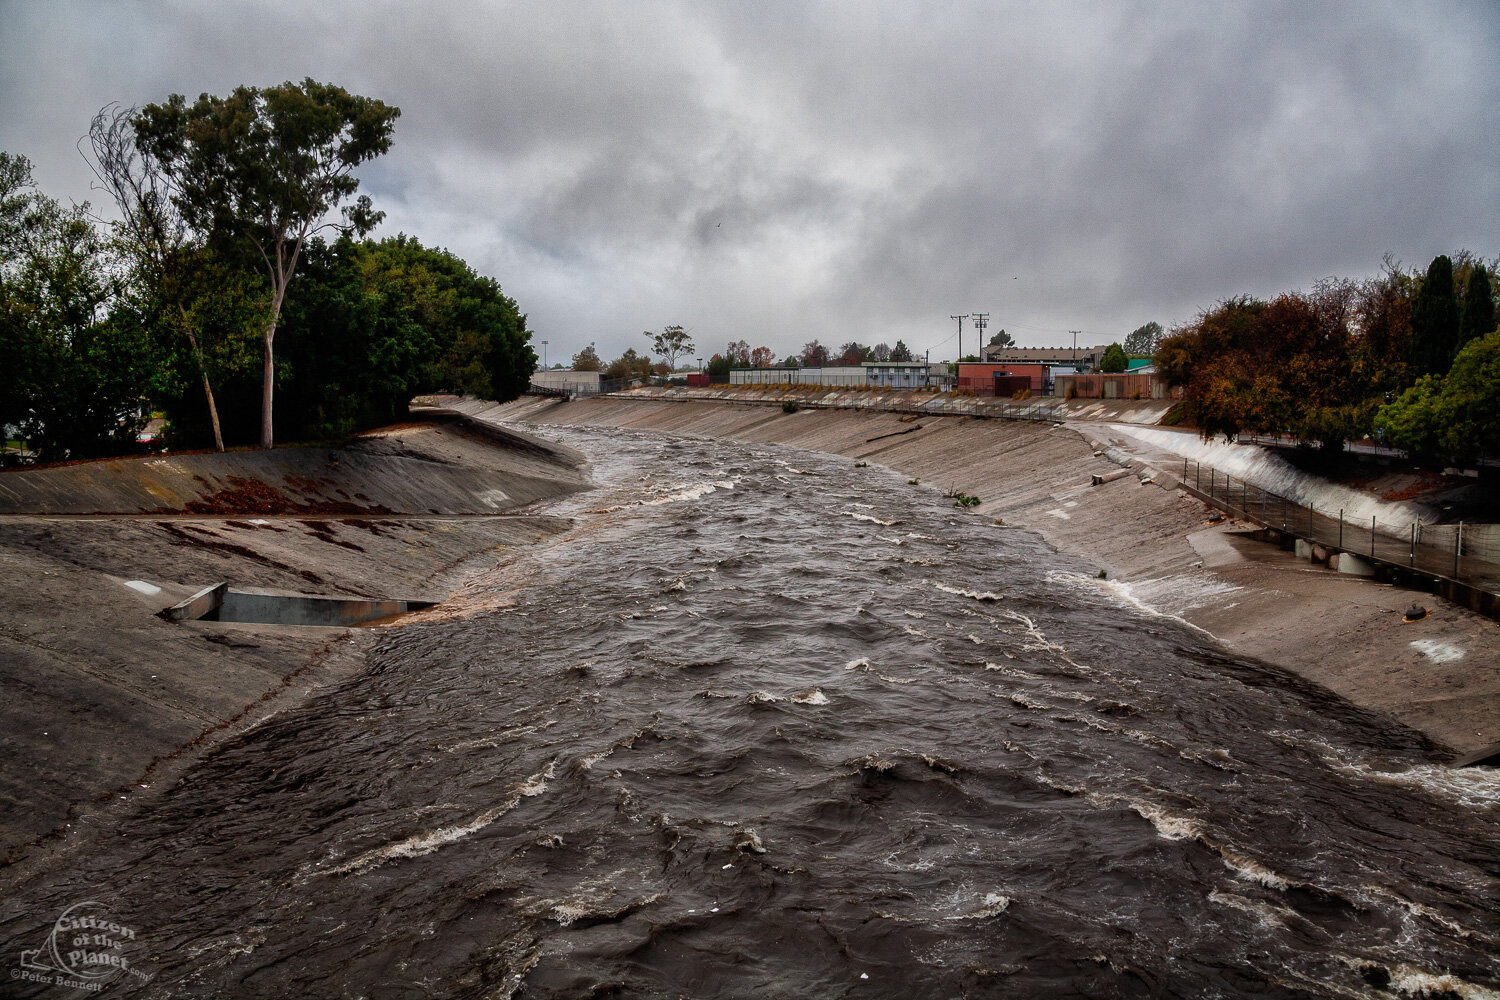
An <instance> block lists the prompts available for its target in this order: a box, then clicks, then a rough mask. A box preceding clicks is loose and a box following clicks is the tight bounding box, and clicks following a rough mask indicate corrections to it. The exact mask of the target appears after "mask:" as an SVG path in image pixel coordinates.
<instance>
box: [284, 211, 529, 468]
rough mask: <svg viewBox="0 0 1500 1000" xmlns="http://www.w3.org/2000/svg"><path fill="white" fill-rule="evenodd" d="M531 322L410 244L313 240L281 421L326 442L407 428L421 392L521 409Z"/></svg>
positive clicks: (452, 262)
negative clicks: (383, 427)
mask: <svg viewBox="0 0 1500 1000" xmlns="http://www.w3.org/2000/svg"><path fill="white" fill-rule="evenodd" d="M525 324H526V317H525V316H524V315H522V314H521V312H520V311H519V309H517V307H516V304H515V302H514V301H513V300H511V299H510V298H509V297H507V296H506V295H504V294H503V292H502V291H501V290H500V286H499V284H498V283H497V282H495V281H494V279H492V278H488V277H485V276H482V275H479V274H476V273H475V272H474V270H473V269H472V268H470V267H469V265H468V264H466V263H465V262H464V261H463V260H461V259H460V258H458V257H456V256H454V255H453V254H451V253H448V252H447V251H445V250H440V249H436V248H431V247H424V246H422V244H421V243H420V242H418V241H417V240H416V239H414V238H412V237H410V236H406V235H404V234H402V235H399V236H395V237H391V238H389V239H385V240H381V241H379V242H375V241H372V240H365V241H355V240H352V239H349V238H347V237H345V238H343V239H340V240H337V241H335V242H334V243H332V244H328V243H325V242H324V241H322V240H320V239H314V240H313V241H311V242H310V243H309V244H308V246H307V249H306V251H305V254H304V261H303V271H302V273H301V276H300V277H299V278H298V280H297V285H296V287H295V288H294V290H293V292H292V294H291V295H290V296H289V297H288V299H287V306H286V312H285V315H284V317H283V323H282V332H281V334H280V339H281V340H282V344H283V346H282V349H281V351H280V352H279V356H280V359H281V371H280V372H279V373H278V379H279V381H280V382H281V384H282V390H281V404H280V406H279V408H278V411H279V413H280V414H281V417H280V418H278V421H279V423H280V424H281V425H282V426H283V428H284V429H287V430H290V431H293V432H295V433H297V434H301V435H304V436H309V437H313V438H326V437H334V436H339V435H343V434H348V433H350V432H352V431H355V430H360V429H363V428H365V427H371V426H376V425H379V424H382V423H388V422H390V421H392V420H396V419H400V418H402V417H403V416H404V415H405V413H406V412H407V407H408V404H409V402H410V400H411V397H412V396H414V395H417V394H420V393H425V392H434V391H438V390H442V391H447V392H457V393H462V394H466V395H471V396H477V397H480V398H484V399H494V400H499V401H505V400H508V399H514V398H515V397H516V396H517V395H519V394H520V393H521V392H523V391H525V389H526V387H527V385H528V384H529V382H530V379H531V373H532V371H533V370H534V369H535V366H536V355H535V354H534V353H533V352H532V350H531V348H530V345H529V343H528V341H529V338H530V334H529V332H528V331H527V330H526V325H525Z"/></svg>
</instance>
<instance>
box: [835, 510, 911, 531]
mask: <svg viewBox="0 0 1500 1000" xmlns="http://www.w3.org/2000/svg"><path fill="white" fill-rule="evenodd" d="M844 516H845V517H852V518H854V519H855V520H856V521H869V522H870V523H871V524H879V525H884V526H885V527H890V526H891V525H893V524H897V523H898V522H896V521H882V520H881V519H880V518H878V517H872V516H871V515H869V514H856V513H854V512H853V511H851V510H846V511H844Z"/></svg>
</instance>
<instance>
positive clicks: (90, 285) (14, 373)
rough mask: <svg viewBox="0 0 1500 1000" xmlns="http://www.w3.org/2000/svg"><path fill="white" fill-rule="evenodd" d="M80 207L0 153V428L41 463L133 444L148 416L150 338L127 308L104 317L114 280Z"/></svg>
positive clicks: (151, 364)
mask: <svg viewBox="0 0 1500 1000" xmlns="http://www.w3.org/2000/svg"><path fill="white" fill-rule="evenodd" d="M86 212H87V206H86V205H85V206H80V207H77V208H72V209H64V208H63V207H62V206H60V205H59V204H58V203H57V202H55V201H53V200H52V199H51V198H48V197H46V196H45V195H43V194H41V193H40V192H38V191H36V190H35V187H34V185H33V184H32V181H31V169H30V164H29V163H28V161H27V160H26V159H25V158H24V157H17V156H9V155H7V154H0V249H3V250H4V253H3V255H0V355H3V356H4V358H5V359H6V377H5V378H4V379H3V380H0V426H12V427H15V428H16V429H17V431H18V432H19V433H20V435H21V436H22V437H23V438H24V439H25V440H26V441H27V442H28V444H30V445H31V447H32V449H33V450H34V451H35V452H36V453H37V456H38V457H39V458H40V459H42V460H43V461H51V460H56V459H64V458H89V457H94V456H97V455H107V454H119V453H122V452H127V451H131V450H133V449H134V448H135V447H136V444H135V438H136V434H137V433H138V432H139V430H140V428H141V427H142V426H144V424H145V422H146V413H145V410H144V407H143V404H144V402H145V399H146V395H147V393H148V392H149V391H150V387H151V377H152V373H153V371H154V369H155V363H154V359H153V358H152V356H151V345H150V340H149V338H148V337H147V336H146V335H145V333H144V331H142V329H141V328H140V326H139V324H137V323H135V322H133V317H131V316H130V314H129V313H127V312H124V311H121V312H120V313H119V314H118V315H109V314H108V312H107V307H108V306H109V305H110V303H111V302H113V301H114V300H115V299H116V298H117V297H118V295H119V292H120V288H119V283H118V281H117V279H116V278H115V276H114V274H113V271H114V262H113V261H112V260H111V258H110V256H109V253H108V248H107V247H106V245H105V242H104V241H103V240H102V239H101V237H100V234H99V232H98V230H97V229H95V227H94V226H93V225H92V224H91V223H90V221H89V219H88V217H87V214H86Z"/></svg>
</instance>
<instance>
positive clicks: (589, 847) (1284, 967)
mask: <svg viewBox="0 0 1500 1000" xmlns="http://www.w3.org/2000/svg"><path fill="white" fill-rule="evenodd" d="M548 433H551V434H554V435H556V436H559V437H560V438H562V439H563V440H564V441H565V442H566V443H568V444H570V445H573V446H575V447H579V448H581V449H583V450H584V451H586V452H587V453H588V454H590V455H591V456H592V457H593V459H594V461H595V469H594V473H595V476H596V478H597V479H598V480H599V481H600V483H601V488H600V489H599V490H597V491H594V492H591V493H587V494H581V495H578V496H576V497H573V498H570V499H568V500H566V501H563V502H561V503H555V504H552V505H550V506H549V507H548V508H546V509H547V510H551V511H553V512H557V513H562V514H567V515H570V516H574V517H576V519H577V520H576V523H575V528H574V529H573V530H572V531H571V532H568V533H566V534H564V535H562V536H560V538H559V539H558V540H556V541H555V542H553V543H550V544H548V545H546V546H545V547H539V548H536V549H532V550H526V551H518V552H516V553H514V554H512V555H510V556H508V557H507V558H506V559H505V561H504V562H503V563H502V564H501V565H500V566H499V567H497V568H496V569H495V570H494V571H493V572H492V573H491V574H489V575H488V576H486V577H484V578H482V579H481V580H479V581H478V582H477V584H476V585H475V586H473V587H471V588H469V589H468V590H466V591H465V592H464V593H463V594H462V595H460V596H459V597H458V598H456V599H455V600H454V601H452V602H450V603H449V604H448V605H446V606H444V607H443V608H441V609H438V611H437V613H435V614H431V617H430V618H429V620H425V621H419V622H414V623H410V624H406V625H403V626H400V627H395V628H390V629H387V630H384V631H383V632H382V633H381V635H380V637H379V639H378V640H376V641H375V644H374V649H373V651H372V653H371V656H370V669H369V671H368V672H367V673H366V674H365V675H363V676H361V677H359V678H357V679H355V680H352V681H350V682H347V683H344V684H342V685H340V686H338V687H337V688H334V689H330V690H328V691H326V692H324V693H322V694H321V695H319V696H317V697H314V698H312V699H311V700H309V701H308V702H306V703H304V704H302V705H301V706H299V707H296V708H292V709H289V710H287V711H284V712H282V713H280V714H279V715H277V716H275V717H273V718H272V719H271V720H269V721H267V722H265V723H264V724H262V725H260V726H258V727H257V728H255V729H253V730H251V731H249V732H248V733H246V734H244V735H242V736H240V737H237V738H235V739H234V740H232V741H231V742H229V743H227V744H226V745H224V746H222V747H220V748H218V749H216V750H214V751H212V752H211V753H209V754H207V755H206V757H205V759H203V760H202V761H200V762H199V763H197V764H196V765H194V766H192V767H191V768H189V769H188V770H187V772H186V774H185V776H184V777H183V778H182V780H181V782H180V784H178V785H176V786H175V787H173V788H171V789H169V790H166V791H164V792H162V793H160V794H159V795H157V796H156V797H155V798H153V799H151V800H150V801H149V802H143V803H142V805H141V806H140V807H138V808H136V809H134V810H133V812H132V813H131V814H129V815H126V816H123V817H122V818H120V819H119V820H118V822H117V825H109V826H107V827H101V828H98V829H94V830H86V831H81V832H78V833H76V834H75V835H74V836H73V838H72V841H71V842H70V843H69V844H68V845H67V846H66V848H65V851H64V853H63V855H62V857H61V859H60V860H59V861H58V862H57V863H53V864H51V865H48V866H42V869H41V873H40V874H35V875H33V876H32V877H30V878H29V880H28V881H25V882H23V883H22V884H21V885H20V886H19V887H18V888H17V889H16V890H15V891H14V892H12V893H11V894H9V895H8V896H7V898H5V899H4V900H3V902H0V918H3V924H0V943H3V948H4V951H3V953H0V954H3V960H4V961H5V962H6V963H8V965H9V966H12V967H13V966H15V965H16V964H17V958H18V956H19V955H20V953H21V951H22V950H23V949H30V948H36V947H37V946H38V945H39V944H42V943H43V942H45V941H46V940H47V937H48V931H49V928H50V927H51V926H52V923H53V921H54V920H55V919H56V917H57V915H58V914H59V913H60V912H62V911H63V910H64V909H65V908H66V907H68V906H70V905H73V904H76V903H78V902H80V901H85V900H87V901H93V902H98V903H99V904H100V908H101V912H103V910H105V909H107V911H108V913H109V915H110V917H111V919H112V920H114V921H116V922H118V923H120V924H123V925H127V926H129V927H130V928H132V929H133V930H134V931H135V934H136V936H135V938H134V939H133V940H130V941H128V942H126V943H125V945H124V950H125V951H127V952H128V955H129V960H130V962H131V963H132V964H133V965H134V966H136V967H137V968H138V969H139V970H140V971H141V975H138V976H130V975H127V976H125V977H122V978H119V979H117V980H115V981H114V982H113V984H112V986H111V989H112V990H115V991H118V992H120V993H134V994H138V995H142V996H200V995H203V996H208V995H213V996H261V997H289V996H350V997H355V996H361V997H372V998H379V997H418V996H422V997H450V996H452V997H481V996H482V997H507V996H512V995H514V996H525V997H585V996H598V995H606V994H607V995H621V996H663V997H677V996H689V997H710V996H735V997H738V996H764V997H782V996H808V997H833V996H870V997H929V996H930V997H953V996H960V995H966V996H1017V997H1030V996H1079V995H1086V996H1183V997H1198V996H1302V995H1313V996H1333V997H1345V996H1368V995H1374V996H1385V995H1395V996H1407V995H1421V994H1423V993H1424V992H1426V993H1428V994H1437V993H1439V992H1440V991H1444V990H1446V991H1448V992H1449V993H1451V994H1452V995H1456V996H1466V997H1483V996H1494V995H1496V991H1497V990H1500V969H1497V961H1496V958H1495V956H1496V953H1497V951H1500V899H1497V893H1496V887H1497V878H1496V875H1497V871H1500V860H1497V859H1500V822H1497V820H1500V781H1497V780H1496V778H1495V776H1494V775H1493V773H1491V772H1482V771H1475V772H1470V773H1450V772H1448V771H1446V770H1445V769H1444V768H1442V767H1441V766H1439V765H1437V764H1436V763H1435V761H1436V759H1437V758H1436V755H1435V754H1433V753H1432V752H1431V750H1430V748H1428V747H1426V746H1424V744H1423V743H1422V742H1421V740H1420V739H1419V738H1418V737H1416V736H1414V735H1412V734H1410V733H1405V732H1399V731H1397V732H1393V730H1392V727H1391V726H1390V725H1389V724H1386V723H1382V722H1380V721H1378V720H1375V719H1373V718H1372V717H1369V716H1365V715H1363V714H1361V713H1359V712H1357V711H1355V710H1353V709H1351V708H1349V707H1348V706H1346V705H1344V704H1342V703H1340V702H1338V701H1336V700H1334V699H1333V698H1331V697H1329V696H1327V695H1325V694H1322V693H1320V692H1318V691H1314V690H1309V689H1307V687H1306V686H1305V685H1300V684H1298V683H1296V682H1295V681H1294V680H1292V679H1290V678H1289V677H1287V676H1285V675H1282V674H1280V673H1278V672H1277V671H1275V670H1272V669H1270V668H1268V667H1265V666H1263V665H1259V664H1255V663H1250V662H1245V661H1240V660H1236V659H1233V658H1230V657H1228V656H1226V655H1225V654H1223V653H1222V652H1221V651H1219V650H1218V649H1216V648H1215V647H1214V646H1213V645H1212V644H1211V643H1210V642H1209V641H1207V640H1206V639H1205V637H1203V636H1202V635H1201V634H1200V633H1197V632H1195V631H1194V630H1192V629H1190V628H1188V627H1186V626H1183V625H1180V624H1178V623H1176V622H1175V621H1173V620H1171V619H1167V618H1162V617H1160V616H1154V615H1152V614H1150V613H1148V612H1145V611H1142V610H1140V609H1137V608H1134V607H1131V606H1129V605H1126V604H1124V603H1122V602H1121V601H1119V600H1118V599H1117V598H1115V597H1114V596H1112V594H1111V592H1110V591H1109V590H1107V589H1105V588H1104V587H1102V586H1101V585H1100V584H1099V583H1098V582H1097V581H1095V580H1094V579H1093V578H1092V575H1091V573H1090V572H1089V570H1088V567H1085V566H1082V565H1080V564H1076V563H1074V562H1071V561H1069V560H1068V559H1066V558H1063V557H1060V556H1058V555H1057V554H1055V553H1054V552H1052V551H1051V550H1050V549H1049V548H1048V547H1047V546H1046V545H1045V544H1044V543H1043V542H1041V541H1040V540H1039V539H1038V538H1037V537H1035V536H1034V535H1031V534H1028V533H1025V532H1021V531H1015V530H1010V529H1007V528H1004V527H998V526H995V525H993V524H991V523H989V522H988V521H987V520H986V519H984V518H982V517H979V516H977V515H975V514H973V513H970V512H967V511H963V510H959V509H955V508H954V506H953V504H952V501H950V500H945V499H944V498H943V497H942V496H940V495H939V494H938V493H937V492H936V491H933V490H929V489H928V488H926V487H925V486H912V485H910V484H908V483H906V482H905V480H904V479H902V478H899V477H896V476H893V475H891V474H889V473H887V472H885V471H883V470H880V469H877V468H859V467H856V466H855V465H854V464H853V463H851V462H849V461H848V460H842V459H825V458H820V457H818V456H812V455H808V454H807V453H804V452H793V451H789V450H779V449H771V448H765V447H762V448H753V447H745V446H740V445H731V444H723V443H715V442H709V441H700V440H680V439H670V438H664V437H660V436H652V435H644V434H633V433H628V432H615V431H611V432H601V431H580V430H576V429H568V430H563V429H552V430H550V431H548ZM110 823H111V824H115V823H116V821H115V820H111V821H110ZM144 975H150V976H152V977H153V978H152V979H150V981H149V982H148V981H146V980H145V979H144V978H143V976H144ZM5 985H6V986H7V987H12V988H14V989H16V990H17V991H18V992H21V993H23V994H24V993H26V991H27V990H38V991H43V990H44V988H43V987H39V986H35V985H34V984H31V983H27V982H25V981H14V980H13V981H9V982H6V984H5ZM63 992H64V993H67V992H68V991H66V990H65V991H63Z"/></svg>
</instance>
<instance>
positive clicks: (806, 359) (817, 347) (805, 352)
mask: <svg viewBox="0 0 1500 1000" xmlns="http://www.w3.org/2000/svg"><path fill="white" fill-rule="evenodd" d="M826 364H828V348H826V347H824V346H823V345H822V344H820V343H818V342H817V341H816V340H810V341H808V342H807V343H806V344H803V345H802V367H804V368H821V367H823V366H824V365H826Z"/></svg>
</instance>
